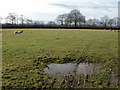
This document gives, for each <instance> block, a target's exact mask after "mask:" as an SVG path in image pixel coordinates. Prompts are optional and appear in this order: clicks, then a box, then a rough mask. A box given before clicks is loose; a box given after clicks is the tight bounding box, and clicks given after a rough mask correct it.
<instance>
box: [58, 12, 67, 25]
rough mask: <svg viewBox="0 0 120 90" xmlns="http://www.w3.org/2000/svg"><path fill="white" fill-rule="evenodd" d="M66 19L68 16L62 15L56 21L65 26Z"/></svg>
mask: <svg viewBox="0 0 120 90" xmlns="http://www.w3.org/2000/svg"><path fill="white" fill-rule="evenodd" d="M65 19H66V14H62V15H59V16H58V17H57V18H56V21H57V22H58V23H60V24H61V25H64V22H65Z"/></svg>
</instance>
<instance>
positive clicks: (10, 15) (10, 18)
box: [6, 13, 17, 24]
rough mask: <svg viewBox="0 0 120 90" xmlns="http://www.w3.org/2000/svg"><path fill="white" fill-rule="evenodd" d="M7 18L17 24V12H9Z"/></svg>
mask: <svg viewBox="0 0 120 90" xmlns="http://www.w3.org/2000/svg"><path fill="white" fill-rule="evenodd" d="M6 20H8V22H10V23H11V24H16V20H17V17H16V14H15V13H9V14H8V16H7V17H6Z"/></svg>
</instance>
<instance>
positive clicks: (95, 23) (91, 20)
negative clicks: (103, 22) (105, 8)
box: [88, 18, 100, 26]
mask: <svg viewBox="0 0 120 90" xmlns="http://www.w3.org/2000/svg"><path fill="white" fill-rule="evenodd" d="M99 23H100V22H99V19H96V18H93V19H91V18H90V19H88V24H89V25H94V26H97V25H99Z"/></svg>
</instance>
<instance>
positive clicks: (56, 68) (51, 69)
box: [44, 63, 77, 76]
mask: <svg viewBox="0 0 120 90" xmlns="http://www.w3.org/2000/svg"><path fill="white" fill-rule="evenodd" d="M47 66H48V67H47V68H45V69H44V71H45V73H48V74H49V75H52V76H56V75H57V76H58V75H59V76H60V75H68V74H72V73H73V72H74V71H75V70H76V66H77V64H73V63H67V64H49V65H47Z"/></svg>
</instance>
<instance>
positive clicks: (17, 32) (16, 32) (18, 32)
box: [14, 30, 23, 34]
mask: <svg viewBox="0 0 120 90" xmlns="http://www.w3.org/2000/svg"><path fill="white" fill-rule="evenodd" d="M20 33H23V30H22V31H15V32H14V34H20Z"/></svg>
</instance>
